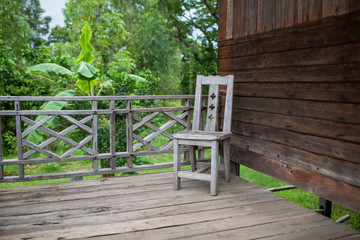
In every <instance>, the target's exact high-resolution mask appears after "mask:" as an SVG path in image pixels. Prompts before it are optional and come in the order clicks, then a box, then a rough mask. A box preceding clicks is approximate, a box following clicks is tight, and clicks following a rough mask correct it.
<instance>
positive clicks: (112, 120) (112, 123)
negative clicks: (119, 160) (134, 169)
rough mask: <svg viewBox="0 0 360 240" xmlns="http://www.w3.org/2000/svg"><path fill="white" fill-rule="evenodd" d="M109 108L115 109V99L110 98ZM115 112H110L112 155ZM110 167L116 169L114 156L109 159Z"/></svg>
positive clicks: (113, 151) (111, 149)
mask: <svg viewBox="0 0 360 240" xmlns="http://www.w3.org/2000/svg"><path fill="white" fill-rule="evenodd" d="M109 108H110V110H115V100H110V106H109ZM115 120H116V119H115V112H112V113H111V114H110V153H111V154H112V155H113V156H114V155H115V154H116V137H115V134H116V122H115ZM110 167H111V169H116V157H112V158H111V159H110Z"/></svg>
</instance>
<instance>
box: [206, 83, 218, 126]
mask: <svg viewBox="0 0 360 240" xmlns="http://www.w3.org/2000/svg"><path fill="white" fill-rule="evenodd" d="M218 103H219V85H217V84H210V87H209V96H208V104H207V114H206V128H205V131H206V132H214V131H216V130H218V129H217V126H218V117H217V116H218V109H219V107H218Z"/></svg>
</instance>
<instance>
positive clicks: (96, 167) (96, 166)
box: [91, 100, 99, 171]
mask: <svg viewBox="0 0 360 240" xmlns="http://www.w3.org/2000/svg"><path fill="white" fill-rule="evenodd" d="M97 105H98V102H97V101H96V100H93V101H92V107H91V110H92V111H93V121H92V132H93V140H92V142H93V146H92V150H93V157H94V158H95V159H93V170H94V171H98V170H99V163H98V159H97V155H98V129H97V128H98V116H97V112H96V111H97Z"/></svg>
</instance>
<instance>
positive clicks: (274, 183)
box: [0, 152, 360, 231]
mask: <svg viewBox="0 0 360 240" xmlns="http://www.w3.org/2000/svg"><path fill="white" fill-rule="evenodd" d="M205 156H207V157H208V156H210V153H209V152H206V153H205ZM141 158H142V160H143V161H145V162H146V163H150V164H155V163H163V162H172V160H173V154H172V153H167V154H161V155H148V156H143V157H141ZM40 165H41V166H40ZM90 168H91V161H78V162H68V163H47V164H37V165H35V164H34V165H30V164H28V165H27V167H26V168H25V174H39V173H44V172H45V173H50V172H69V171H78V170H85V169H90ZM183 168H184V169H189V168H190V166H185V167H183ZM5 171H8V172H10V173H11V174H14V175H17V166H6V169H5ZM168 171H172V168H164V169H154V170H147V171H141V172H133V173H119V174H115V175H116V176H124V175H132V174H145V173H155V172H168ZM240 176H241V177H242V178H244V179H245V180H247V181H249V182H252V183H254V184H256V185H258V186H260V187H262V188H272V187H280V186H286V185H289V184H287V183H285V182H282V181H279V180H277V179H275V178H272V177H269V176H267V175H265V174H262V173H260V172H257V171H254V170H252V169H250V168H247V167H245V166H241V167H240ZM101 177H102V176H101V175H96V176H85V177H84V180H90V179H96V178H101ZM69 181H70V179H69V178H65V179H54V180H42V181H27V182H16V183H0V188H12V187H25V186H31V185H40V184H48V183H60V182H69ZM276 194H278V195H279V196H281V197H283V198H286V199H288V200H290V201H292V202H295V203H297V204H299V205H301V206H303V207H306V208H308V209H317V208H318V201H319V198H318V197H317V196H315V195H313V194H311V193H308V192H306V191H303V190H301V189H292V190H286V191H280V192H276ZM346 214H349V215H350V216H351V218H350V219H349V220H348V221H346V222H345V224H346V225H348V226H349V227H351V228H354V229H356V230H358V231H360V213H359V212H356V211H353V210H350V209H348V208H345V207H343V206H341V205H338V204H336V203H333V205H332V219H333V220H337V219H339V218H341V217H343V216H345V215H346Z"/></svg>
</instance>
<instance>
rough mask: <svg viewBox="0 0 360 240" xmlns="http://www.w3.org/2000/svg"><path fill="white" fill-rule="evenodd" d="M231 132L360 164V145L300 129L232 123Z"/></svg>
mask: <svg viewBox="0 0 360 240" xmlns="http://www.w3.org/2000/svg"><path fill="white" fill-rule="evenodd" d="M232 131H233V133H234V134H239V135H243V136H247V137H253V138H258V139H263V140H267V141H272V142H275V143H280V144H283V145H287V146H291V147H295V148H298V149H301V150H305V151H308V152H312V153H317V154H322V155H325V156H330V157H334V158H338V159H342V160H345V161H351V162H354V163H360V144H354V143H350V142H346V141H340V140H333V139H329V138H327V137H319V136H314V135H311V134H314V132H309V133H307V134H306V133H301V132H300V131H301V128H299V129H292V130H283V129H281V126H273V127H268V126H264V125H257V124H251V123H250V124H249V123H246V122H238V121H234V122H233V128H232Z"/></svg>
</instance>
